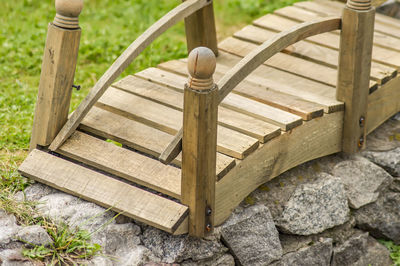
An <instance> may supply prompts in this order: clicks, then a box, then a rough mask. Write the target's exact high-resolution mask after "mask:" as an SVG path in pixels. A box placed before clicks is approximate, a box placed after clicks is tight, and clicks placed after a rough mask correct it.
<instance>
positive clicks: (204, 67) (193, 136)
mask: <svg viewBox="0 0 400 266" xmlns="http://www.w3.org/2000/svg"><path fill="white" fill-rule="evenodd" d="M215 67H216V59H215V55H214V53H213V52H212V51H211V50H210V49H208V48H206V47H198V48H196V49H194V50H192V52H191V53H190V54H189V58H188V70H189V75H190V76H189V80H188V82H187V84H186V85H185V91H184V108H183V138H182V185H181V195H182V198H181V201H182V203H183V204H185V205H187V206H189V234H190V235H192V236H197V237H203V236H204V235H207V234H208V233H211V232H212V231H213V227H214V210H215V207H214V206H215V203H214V201H215V184H216V152H217V116H218V115H217V113H218V88H217V86H216V84H215V83H214V81H213V74H214V71H215Z"/></svg>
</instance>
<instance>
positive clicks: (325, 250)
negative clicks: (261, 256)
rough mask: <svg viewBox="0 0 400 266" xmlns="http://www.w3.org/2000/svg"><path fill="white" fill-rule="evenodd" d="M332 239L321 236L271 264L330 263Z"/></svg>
mask: <svg viewBox="0 0 400 266" xmlns="http://www.w3.org/2000/svg"><path fill="white" fill-rule="evenodd" d="M331 255H332V239H329V238H322V239H320V240H319V241H317V242H315V243H311V244H310V245H309V246H306V247H303V248H300V249H299V250H297V251H294V252H289V253H287V254H285V255H283V257H282V259H280V260H279V261H276V262H274V263H272V264H271V265H273V266H303V265H304V266H310V265H312V266H318V265H321V266H326V265H329V264H330V260H331Z"/></svg>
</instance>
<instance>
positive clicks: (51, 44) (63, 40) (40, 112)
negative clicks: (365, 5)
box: [30, 24, 81, 150]
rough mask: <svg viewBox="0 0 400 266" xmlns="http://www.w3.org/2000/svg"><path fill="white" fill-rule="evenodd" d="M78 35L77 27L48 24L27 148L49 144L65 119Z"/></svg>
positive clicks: (70, 91) (79, 35)
mask: <svg viewBox="0 0 400 266" xmlns="http://www.w3.org/2000/svg"><path fill="white" fill-rule="evenodd" d="M80 37H81V30H80V29H73V30H71V29H63V28H60V27H57V26H55V25H53V24H49V26H48V33H47V40H46V47H45V53H44V56H43V63H42V71H41V75H40V83H39V91H38V96H37V101H36V108H35V117H34V121H33V128H32V136H31V143H30V150H32V149H36V146H37V145H41V146H47V145H50V143H51V142H52V141H53V139H54V138H55V136H56V135H57V133H58V132H59V131H60V129H61V128H62V127H63V125H64V124H65V122H66V121H67V119H68V112H69V107H70V100H71V93H72V84H73V82H74V76H75V67H76V61H77V58H78V50H79V41H80ZM66 54H68V56H66Z"/></svg>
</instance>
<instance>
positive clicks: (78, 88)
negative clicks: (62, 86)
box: [72, 85, 81, 91]
mask: <svg viewBox="0 0 400 266" xmlns="http://www.w3.org/2000/svg"><path fill="white" fill-rule="evenodd" d="M72 88H74V89H76V90H77V91H79V90H80V89H81V85H72Z"/></svg>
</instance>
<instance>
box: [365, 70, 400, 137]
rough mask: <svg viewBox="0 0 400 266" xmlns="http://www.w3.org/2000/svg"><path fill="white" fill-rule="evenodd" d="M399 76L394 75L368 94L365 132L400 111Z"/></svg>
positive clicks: (370, 130)
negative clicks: (394, 76)
mask: <svg viewBox="0 0 400 266" xmlns="http://www.w3.org/2000/svg"><path fill="white" fill-rule="evenodd" d="M399 99H400V77H396V78H394V79H392V80H391V81H389V82H388V83H386V84H385V85H383V86H382V87H381V88H380V89H379V90H377V91H376V92H374V93H373V94H371V95H369V96H368V111H367V117H368V120H367V124H366V127H367V133H368V134H369V133H371V132H372V131H373V130H374V129H376V128H377V127H378V126H380V125H381V124H382V123H383V122H385V121H386V120H387V119H389V118H390V117H391V116H393V115H395V114H396V113H398V112H399V111H400V101H399Z"/></svg>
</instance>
